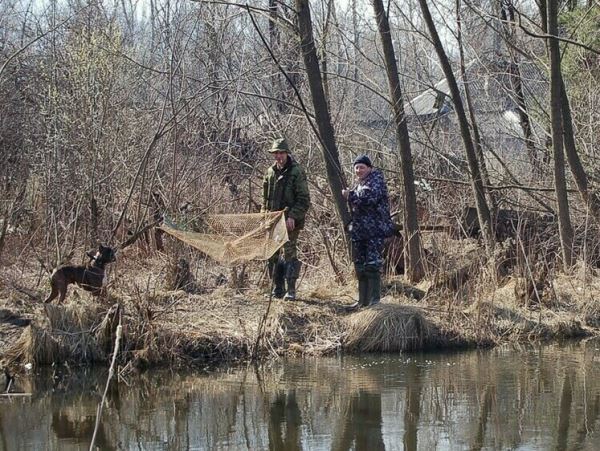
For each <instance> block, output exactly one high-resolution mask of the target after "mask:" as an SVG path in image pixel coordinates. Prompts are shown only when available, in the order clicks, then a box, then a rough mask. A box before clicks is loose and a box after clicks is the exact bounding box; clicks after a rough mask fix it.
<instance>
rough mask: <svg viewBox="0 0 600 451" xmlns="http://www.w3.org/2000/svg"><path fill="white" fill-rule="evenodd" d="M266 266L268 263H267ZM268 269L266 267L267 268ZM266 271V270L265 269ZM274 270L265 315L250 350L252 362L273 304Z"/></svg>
mask: <svg viewBox="0 0 600 451" xmlns="http://www.w3.org/2000/svg"><path fill="white" fill-rule="evenodd" d="M267 264H268V263H267ZM267 268H268V266H267ZM267 271H268V269H267ZM274 273H275V268H273V274H271V288H270V290H269V303H268V304H267V310H265V314H264V315H263V317H262V320H261V321H260V324H259V325H258V335H257V336H256V342H255V343H254V349H253V350H252V357H251V358H252V360H256V355H257V353H258V345H259V344H260V339H261V338H262V329H263V326H264V324H265V322H266V321H267V317H268V316H269V311H270V310H271V304H272V303H273V285H274V283H275V274H274Z"/></svg>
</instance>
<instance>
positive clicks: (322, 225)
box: [0, 0, 600, 318]
mask: <svg viewBox="0 0 600 451" xmlns="http://www.w3.org/2000/svg"><path fill="white" fill-rule="evenodd" d="M0 36H1V38H0V98H1V99H2V101H1V102H0V119H1V120H0V155H1V158H2V162H3V163H2V165H1V167H0V199H1V203H0V264H1V265H2V267H3V273H4V274H3V276H2V278H3V279H2V282H3V284H4V288H6V289H7V290H9V291H10V290H12V292H13V293H14V292H25V293H27V294H26V297H29V298H31V299H34V300H39V299H40V298H41V296H42V294H40V293H43V292H44V291H45V290H47V285H45V281H46V276H47V275H48V274H49V273H50V272H51V271H52V269H53V268H55V267H57V266H58V265H59V264H62V263H65V262H67V261H75V262H80V263H83V262H84V259H85V255H84V250H87V249H89V248H94V247H96V246H97V244H98V243H99V242H102V243H108V244H112V245H116V244H118V243H124V242H127V240H128V239H131V238H132V237H133V238H135V239H137V243H136V244H137V245H138V249H137V250H136V251H135V252H133V251H132V252H130V255H129V256H130V258H131V260H130V262H134V261H135V263H134V264H133V265H130V266H128V267H129V268H130V269H132V270H135V269H136V266H137V269H138V272H140V271H139V269H140V265H141V264H142V263H141V262H147V261H148V260H154V261H155V262H157V263H156V265H157V268H159V269H157V271H156V272H153V273H152V274H153V275H154V276H155V277H153V278H152V280H151V281H150V280H149V279H148V280H145V282H140V284H141V285H140V286H142V285H143V284H144V283H145V284H146V286H145V287H142V288H141V289H146V290H148V289H150V288H152V289H155V287H156V286H159V285H161V284H163V283H165V284H166V285H169V282H171V283H170V285H171V288H182V287H183V286H182V284H181V280H179V279H178V278H177V277H175V279H174V278H173V277H169V274H168V273H169V272H170V271H171V272H172V271H175V272H177V267H178V266H177V265H178V263H179V262H180V261H181V259H182V258H183V259H184V260H186V261H191V269H190V270H191V273H190V277H192V278H194V279H196V282H195V287H196V288H198V287H200V289H208V288H211V287H212V288H214V287H215V286H217V285H219V284H221V283H223V281H224V280H227V281H228V282H229V283H230V284H233V285H235V287H237V288H238V289H241V288H243V287H244V286H246V287H247V286H250V285H253V284H256V283H261V281H262V282H264V279H265V278H264V273H263V268H262V266H259V265H256V267H249V268H246V267H243V268H234V269H233V270H232V271H231V273H226V272H225V273H224V271H225V270H224V269H223V268H220V267H218V266H216V265H214V264H212V263H207V262H206V260H205V259H203V258H202V257H199V256H198V254H197V253H196V252H195V251H193V250H191V249H190V248H187V247H185V246H183V245H182V244H181V243H178V242H176V241H173V240H168V239H166V238H165V237H164V236H160V235H159V236H157V235H156V233H148V232H153V229H152V228H151V227H152V226H153V225H154V224H155V221H156V220H157V218H159V217H160V216H161V215H163V214H164V215H166V216H167V217H169V218H172V219H173V220H176V221H178V223H179V224H182V225H184V226H186V227H189V228H190V229H193V228H194V225H195V223H196V222H197V221H198V219H199V218H201V217H202V216H203V215H206V214H216V213H246V212H255V211H257V210H258V209H259V207H260V202H261V195H262V175H263V173H264V171H265V169H266V167H267V165H269V164H271V163H272V162H271V161H270V159H269V155H268V153H266V149H267V147H268V146H269V144H270V142H271V140H272V139H273V138H275V137H277V136H282V135H283V136H285V137H286V138H287V139H288V142H289V144H290V147H291V148H292V151H293V155H294V157H295V158H296V159H297V160H298V161H299V162H300V163H301V164H302V166H303V167H304V168H305V170H306V172H307V174H308V180H309V184H310V189H311V196H312V204H313V206H312V209H311V212H310V215H309V218H308V223H307V227H306V231H305V232H304V233H303V234H302V235H301V255H300V258H301V260H302V261H303V262H305V263H306V265H305V266H306V268H307V270H306V273H305V276H304V277H305V278H306V279H305V280H306V281H307V280H310V279H311V277H312V278H317V279H319V278H320V279H321V280H322V279H324V280H326V281H330V280H331V275H333V276H335V279H336V280H337V282H338V283H339V284H341V285H343V284H345V283H347V282H350V281H351V278H352V274H351V264H350V259H349V256H348V245H347V240H346V237H345V234H344V228H343V226H344V224H346V223H347V222H348V221H349V212H348V210H347V206H346V205H345V203H344V201H343V198H342V197H341V188H342V187H345V186H347V185H350V184H352V166H351V162H352V160H353V159H354V157H355V156H357V155H359V154H368V155H370V156H371V157H372V159H373V161H374V163H375V165H376V166H377V167H380V168H382V169H383V171H384V174H385V176H386V179H387V181H388V185H389V187H390V193H391V200H392V206H393V210H394V212H395V213H396V216H395V218H396V219H397V221H398V223H399V224H400V226H401V228H402V230H403V236H404V239H403V240H402V241H401V242H400V244H399V246H400V248H401V249H402V250H403V252H400V253H399V254H398V252H397V249H396V253H395V254H394V255H395V256H396V257H394V259H393V265H392V266H393V268H391V267H390V268H388V271H390V272H393V271H394V270H397V269H398V268H400V267H401V268H402V269H403V270H404V272H405V273H406V274H405V276H406V279H405V280H406V281H407V282H410V283H412V284H417V283H419V282H421V281H423V280H426V281H428V282H429V284H430V287H431V286H435V287H436V288H440V287H442V288H443V289H444V290H449V291H446V292H445V294H444V296H443V297H442V298H440V299H444V300H445V301H444V302H447V303H449V304H452V303H453V302H455V301H456V300H457V299H459V300H460V302H461V303H462V302H464V300H465V299H467V298H468V299H470V300H473V299H479V300H481V299H482V298H483V297H484V296H483V295H481V294H477V293H480V291H478V290H479V289H480V287H481V286H482V284H483V285H485V286H487V287H491V288H493V289H495V288H498V287H501V286H502V285H503V284H504V283H505V281H506V278H507V277H513V278H514V279H515V280H518V281H520V282H519V283H520V285H519V287H516V288H515V293H520V294H521V297H522V302H524V303H526V304H527V306H529V304H530V303H534V304H535V305H538V306H539V305H541V304H543V302H544V299H545V298H544V299H542V297H543V296H542V292H545V293H554V294H553V295H551V298H552V299H553V301H548V300H546V301H545V302H550V304H551V303H552V302H557V301H556V290H552V289H550V290H549V289H546V290H544V288H545V287H546V288H547V287H548V284H549V282H548V281H552V280H553V279H554V278H555V276H556V275H557V274H567V275H568V274H573V271H574V268H580V269H581V268H583V269H582V270H583V272H584V273H585V274H586V276H594V275H595V272H594V271H595V269H594V268H595V267H596V266H597V264H598V258H599V257H600V255H599V248H598V244H599V243H598V239H597V230H598V220H600V202H599V200H598V196H597V187H598V182H599V179H598V176H597V174H598V170H597V169H598V168H597V166H598V163H597V158H596V157H597V152H598V149H599V144H598V141H599V139H600V137H599V136H600V135H599V134H598V132H597V124H598V123H599V119H600V118H599V115H600V113H599V111H598V105H599V104H600V89H599V88H598V85H599V84H598V81H599V80H598V78H599V77H600V71H599V69H600V5H599V4H598V2H597V1H593V0H588V1H585V2H583V1H577V0H575V1H566V2H562V1H558V0H540V1H528V0H525V1H510V0H507V1H475V2H473V1H463V0H456V1H455V2H449V1H448V2H435V3H433V2H427V1H426V0H418V1H416V0H415V1H413V0H407V1H389V2H382V1H381V0H373V1H372V2H363V1H359V0H350V1H347V2H336V1H334V0H321V1H310V2H309V1H307V0H295V1H276V0H264V1H255V2H249V3H248V4H241V3H237V2H229V1H184V0H148V1H143V2H142V1H140V2H136V1H132V0H123V1H120V2H107V1H35V2H30V1H22V0H5V1H3V2H2V3H1V4H0ZM469 208H470V210H469ZM476 224H482V226H481V227H479V226H478V225H476ZM475 229H479V230H480V233H478V234H477V233H475V232H476V231H475ZM440 230H441V231H442V232H441V233H440ZM432 231H435V233H430V232H432ZM142 232H144V233H142ZM469 236H470V238H472V239H471V240H470V241H468V242H466V241H465V242H466V243H468V244H465V242H462V241H458V240H457V239H458V238H463V239H464V238H466V237H469ZM157 239H158V242H157ZM163 241H164V243H163ZM144 243H145V244H144ZM127 244H129V243H127ZM163 245H164V246H165V247H162V246H163ZM396 246H398V244H396ZM157 247H159V251H160V252H158V253H157V252H156V248H157ZM131 248H133V246H131V247H130V248H128V249H131ZM467 251H468V252H469V258H468V259H467V260H468V261H465V259H461V258H459V257H460V255H459V254H461V253H463V254H464V253H465V252H467ZM453 253H454V254H453ZM123 255H125V254H123ZM388 255H390V254H388ZM398 255H400V257H399V259H400V260H402V262H401V263H399V261H398ZM79 258H81V259H80V260H78V259H79ZM390 259H391V258H390ZM397 263H398V264H397ZM143 264H146V263H143ZM180 266H181V265H180ZM169 268H170V269H169ZM180 269H181V268H180ZM123 271H124V270H123ZM24 274H27V278H26V280H27V281H26V282H25V283H24V282H23V280H25V279H24ZM164 274H167V275H166V276H164ZM224 274H225V275H224ZM184 279H185V278H184ZM467 279H468V280H469V281H471V282H470V283H472V285H470V286H469V289H468V290H467V291H464V290H463V291H459V288H460V287H461V286H462V285H463V284H464V282H465V281H466V280H467ZM174 280H175V282H173V281H174ZM185 280H186V281H187V282H189V279H185ZM472 281H475V282H472ZM187 282H186V283H187ZM173 283H175V286H173ZM140 286H138V287H137V288H136V289H140ZM477 287H479V288H477ZM15 290H16V291H15ZM467 294H468V295H467ZM591 308H592V307H590V306H588V307H586V309H587V310H586V311H587V313H590V311H589V310H590V309H591ZM595 311H596V309H595V308H593V312H592V313H593V314H592V315H591V316H590V315H588V317H590V318H592V317H593V318H596V314H595Z"/></svg>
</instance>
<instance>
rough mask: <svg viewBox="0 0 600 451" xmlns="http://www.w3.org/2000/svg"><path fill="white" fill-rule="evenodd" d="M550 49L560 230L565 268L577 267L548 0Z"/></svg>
mask: <svg viewBox="0 0 600 451" xmlns="http://www.w3.org/2000/svg"><path fill="white" fill-rule="evenodd" d="M547 7H548V9H547V12H548V34H549V35H550V37H549V38H548V48H549V54H550V113H551V114H550V117H551V123H552V151H553V156H554V185H555V189H556V200H557V203H558V230H559V233H560V244H561V248H562V254H563V267H564V269H565V270H567V269H569V268H570V267H571V266H573V263H574V258H573V227H572V226H571V218H570V216H569V199H568V197H567V182H566V181H565V156H564V152H563V124H562V106H561V103H562V98H563V93H562V83H561V72H560V70H561V69H560V47H559V43H558V39H557V36H558V2H557V0H548V2H547Z"/></svg>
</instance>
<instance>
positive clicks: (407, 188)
mask: <svg viewBox="0 0 600 451" xmlns="http://www.w3.org/2000/svg"><path fill="white" fill-rule="evenodd" d="M372 3H373V10H374V11H375V19H376V20H377V26H378V28H379V37H380V38H381V44H382V47H383V57H384V59H385V68H386V72H387V77H388V83H389V87H390V95H391V98H392V106H393V108H394V121H395V122H396V138H397V139H398V145H399V148H400V161H401V166H402V182H403V187H404V190H403V191H404V234H405V240H406V241H405V242H406V252H405V253H404V260H405V268H406V276H407V277H408V280H410V281H411V282H418V281H419V280H421V279H422V278H423V275H424V274H423V264H422V261H421V236H420V234H419V224H418V221H417V196H416V194H415V177H414V173H413V162H412V153H411V150H410V139H409V136H408V127H407V125H406V117H405V115H404V107H403V99H402V88H401V86H400V79H399V77H398V66H397V64H396V55H395V53H394V44H393V42H392V37H391V35H390V24H389V21H388V18H387V15H386V12H385V9H384V7H383V2H382V0H372Z"/></svg>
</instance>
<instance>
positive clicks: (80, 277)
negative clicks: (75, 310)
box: [44, 245, 116, 303]
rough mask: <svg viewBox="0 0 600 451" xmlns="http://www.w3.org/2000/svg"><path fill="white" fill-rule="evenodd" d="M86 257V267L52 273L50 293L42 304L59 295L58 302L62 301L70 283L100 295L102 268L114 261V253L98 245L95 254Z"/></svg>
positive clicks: (70, 268)
mask: <svg viewBox="0 0 600 451" xmlns="http://www.w3.org/2000/svg"><path fill="white" fill-rule="evenodd" d="M87 255H88V256H89V257H90V258H91V260H90V262H89V263H88V264H87V265H86V266H82V265H79V266H61V267H60V268H57V269H56V271H54V273H52V277H51V278H50V286H51V287H52V293H50V296H48V298H47V299H46V300H45V301H44V302H46V303H48V302H52V300H53V299H54V298H56V296H58V295H59V294H60V297H59V298H58V302H59V303H60V302H62V301H64V299H65V296H66V295H67V287H68V286H69V284H70V283H76V284H77V285H79V286H80V287H81V288H83V289H84V290H86V291H90V292H91V293H92V294H93V295H94V296H98V295H100V294H101V293H102V281H103V280H104V266H105V265H107V264H108V263H112V262H114V261H115V260H116V257H115V251H114V250H113V249H112V248H110V247H108V246H102V245H100V246H99V247H98V252H96V254H92V253H91V252H88V253H87Z"/></svg>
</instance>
